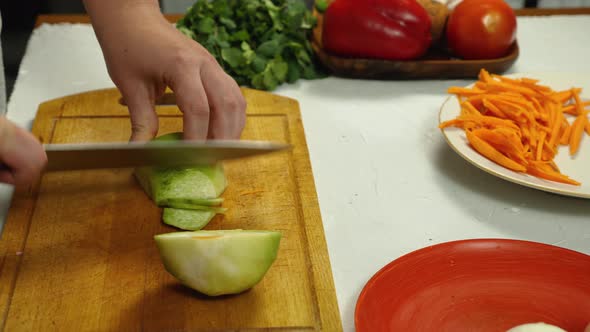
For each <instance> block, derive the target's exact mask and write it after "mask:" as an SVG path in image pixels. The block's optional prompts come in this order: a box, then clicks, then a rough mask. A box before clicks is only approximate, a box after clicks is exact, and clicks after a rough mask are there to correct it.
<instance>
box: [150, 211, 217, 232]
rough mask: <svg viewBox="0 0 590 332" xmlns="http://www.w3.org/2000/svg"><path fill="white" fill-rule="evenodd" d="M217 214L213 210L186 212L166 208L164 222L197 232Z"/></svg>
mask: <svg viewBox="0 0 590 332" xmlns="http://www.w3.org/2000/svg"><path fill="white" fill-rule="evenodd" d="M216 214H217V212H216V211H215V210H212V209H203V210H185V209H172V208H165V209H164V212H163V213H162V220H163V221H164V223H165V224H168V225H170V226H174V227H177V228H180V229H184V230H187V231H196V230H199V229H201V228H203V227H205V226H206V225H207V224H208V223H209V221H211V219H213V217H215V215H216Z"/></svg>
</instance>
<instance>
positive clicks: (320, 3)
mask: <svg viewBox="0 0 590 332" xmlns="http://www.w3.org/2000/svg"><path fill="white" fill-rule="evenodd" d="M315 9H317V11H318V12H320V13H323V12H325V11H326V9H328V1H326V0H317V1H316V2H315Z"/></svg>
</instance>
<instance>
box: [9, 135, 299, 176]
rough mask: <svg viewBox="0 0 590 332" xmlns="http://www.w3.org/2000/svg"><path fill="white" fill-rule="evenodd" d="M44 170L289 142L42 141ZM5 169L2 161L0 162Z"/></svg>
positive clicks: (196, 158)
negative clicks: (74, 142)
mask: <svg viewBox="0 0 590 332" xmlns="http://www.w3.org/2000/svg"><path fill="white" fill-rule="evenodd" d="M44 148H45V151H46V153H47V159H48V162H47V165H46V167H45V171H46V172H52V171H67V170H83V169H100V168H125V167H139V166H162V167H174V166H199V165H211V164H214V163H217V162H220V161H223V160H228V159H236V158H246V157H252V156H256V155H261V154H266V153H271V152H277V151H281V150H285V149H288V148H290V145H288V144H283V143H275V142H268V141H247V140H208V141H152V142H149V144H147V143H143V142H120V143H81V144H45V145H44ZM0 166H1V167H0V168H4V169H6V165H0Z"/></svg>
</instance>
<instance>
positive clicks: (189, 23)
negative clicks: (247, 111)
mask: <svg viewBox="0 0 590 332" xmlns="http://www.w3.org/2000/svg"><path fill="white" fill-rule="evenodd" d="M315 24H316V18H315V17H314V16H313V15H312V13H311V11H309V10H308V9H307V7H306V6H305V3H304V2H303V1H302V0H198V1H197V2H195V4H194V5H193V6H192V7H191V8H189V9H188V11H187V12H186V14H185V15H184V17H183V18H182V19H180V20H179V21H178V22H177V24H176V27H177V29H178V30H180V31H181V32H182V33H184V34H185V35H187V36H189V37H190V38H192V39H194V40H196V41H197V42H199V43H200V44H201V45H203V46H204V47H205V48H207V50H208V51H209V52H210V53H211V54H212V55H213V56H214V57H215V58H216V59H217V62H219V64H220V65H221V66H222V67H223V69H224V70H225V71H226V73H228V74H229V75H231V76H232V77H233V78H234V79H235V80H236V81H237V83H238V84H239V85H242V86H250V87H253V88H255V89H260V90H274V89H275V88H276V87H277V86H278V85H280V84H282V83H283V82H288V83H293V82H295V81H297V80H298V79H300V78H304V79H316V78H321V77H325V76H326V74H325V72H324V70H323V69H322V67H321V66H320V65H319V63H318V62H317V60H316V59H315V55H314V53H313V49H312V48H311V43H310V42H309V36H310V34H311V30H312V29H313V27H314V26H315Z"/></svg>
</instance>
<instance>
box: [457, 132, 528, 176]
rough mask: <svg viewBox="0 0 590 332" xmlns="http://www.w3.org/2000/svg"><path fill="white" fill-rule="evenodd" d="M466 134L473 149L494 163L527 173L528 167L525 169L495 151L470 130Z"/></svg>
mask: <svg viewBox="0 0 590 332" xmlns="http://www.w3.org/2000/svg"><path fill="white" fill-rule="evenodd" d="M466 133H467V140H468V141H469V143H470V144H471V146H473V148H474V149H475V150H476V151H477V152H479V153H481V154H482V155H484V156H485V157H486V158H488V159H490V160H492V161H493V162H496V163H498V164H500V165H502V166H504V167H506V168H509V169H511V170H514V171H518V172H524V171H526V167H524V166H523V165H520V164H519V163H517V162H515V161H514V160H512V159H510V158H508V157H506V156H505V155H503V154H502V153H500V151H498V150H496V149H494V147H493V146H491V145H489V144H488V143H486V142H485V141H484V140H482V139H481V138H479V137H477V136H476V135H475V134H473V132H471V131H469V130H468V131H467V132H466Z"/></svg>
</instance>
